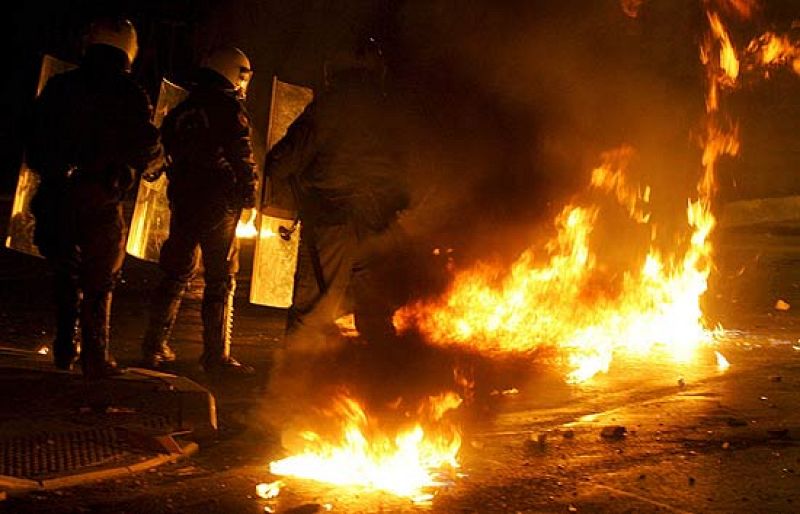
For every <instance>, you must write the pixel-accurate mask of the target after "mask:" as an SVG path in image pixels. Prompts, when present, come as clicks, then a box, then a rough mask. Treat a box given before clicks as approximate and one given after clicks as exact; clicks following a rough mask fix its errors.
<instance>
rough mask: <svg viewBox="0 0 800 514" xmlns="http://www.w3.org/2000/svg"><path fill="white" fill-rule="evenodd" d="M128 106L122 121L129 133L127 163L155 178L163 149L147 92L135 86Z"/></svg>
mask: <svg viewBox="0 0 800 514" xmlns="http://www.w3.org/2000/svg"><path fill="white" fill-rule="evenodd" d="M128 107H129V109H128V112H127V113H126V118H127V119H126V120H125V121H124V122H125V123H127V125H128V134H130V139H129V141H130V147H129V148H130V154H129V156H128V164H129V165H130V166H131V167H133V168H134V169H136V170H137V171H139V172H141V173H142V174H143V175H144V176H147V177H151V176H156V178H157V175H159V174H160V170H161V169H162V168H163V167H164V164H165V163H164V150H163V148H162V146H161V140H160V136H159V132H158V129H157V128H156V126H155V125H153V122H152V117H153V107H152V105H151V104H150V99H149V98H148V97H147V93H145V92H144V91H143V90H141V89H140V88H138V87H136V88H135V92H134V93H133V94H132V95H131V99H130V103H129V104H128Z"/></svg>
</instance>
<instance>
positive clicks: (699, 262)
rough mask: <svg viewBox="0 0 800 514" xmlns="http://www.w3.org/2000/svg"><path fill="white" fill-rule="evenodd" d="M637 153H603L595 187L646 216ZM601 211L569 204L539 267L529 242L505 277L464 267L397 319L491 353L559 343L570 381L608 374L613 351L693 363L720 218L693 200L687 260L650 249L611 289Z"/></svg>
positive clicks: (704, 335) (637, 216)
mask: <svg viewBox="0 0 800 514" xmlns="http://www.w3.org/2000/svg"><path fill="white" fill-rule="evenodd" d="M631 153H632V151H631V149H629V148H623V149H620V150H619V151H615V152H609V153H607V154H605V158H606V160H607V162H606V163H604V164H603V166H601V167H599V168H597V169H595V170H594V172H593V174H592V185H593V186H594V187H595V188H598V189H600V190H605V191H609V190H610V192H613V193H614V195H615V197H616V198H617V199H618V200H619V201H620V203H622V204H623V205H624V206H625V207H626V208H627V210H628V213H629V214H630V215H631V217H632V218H633V219H634V220H635V221H637V222H643V223H644V222H647V220H648V219H649V216H648V214H649V213H646V212H645V211H644V210H643V207H642V206H643V205H644V203H645V202H644V199H645V198H646V197H647V195H646V194H644V192H645V191H647V188H632V187H629V186H628V185H627V183H626V182H625V179H624V174H623V170H624V167H625V166H626V165H627V164H626V161H627V159H628V158H629V157H630V155H631ZM706 189H707V188H706ZM598 212H599V209H598V208H597V207H585V206H583V207H582V206H574V205H568V206H567V207H565V208H564V209H563V211H562V212H561V214H560V215H559V216H558V217H557V218H556V222H555V225H556V232H557V235H556V236H555V237H554V238H553V239H552V240H551V241H550V242H549V243H548V244H547V245H546V249H547V250H548V251H549V259H548V260H547V262H544V263H542V264H541V265H537V263H536V262H535V259H534V252H533V249H529V250H527V251H526V252H524V253H523V254H522V255H521V256H520V257H519V258H518V259H517V261H516V262H515V263H514V264H513V266H512V267H511V270H510V272H508V273H507V274H503V272H502V271H501V270H498V269H496V268H493V267H491V266H488V265H486V264H481V265H479V266H478V267H476V268H474V269H471V270H467V271H463V272H461V273H459V274H457V275H456V276H455V277H454V281H453V284H452V286H451V288H450V290H449V292H448V293H447V294H446V295H445V297H444V298H442V299H439V300H434V301H433V302H420V303H416V304H412V305H410V306H407V307H404V308H403V309H400V310H399V311H398V312H397V313H396V314H395V322H396V325H397V326H398V328H399V329H407V328H409V327H410V326H412V325H414V326H416V327H417V328H418V329H419V330H420V331H421V332H422V333H423V334H424V335H425V336H426V338H427V339H429V340H430V341H432V342H434V343H437V344H442V345H447V344H458V345H466V346H469V347H471V348H474V349H477V350H479V351H482V352H486V353H500V352H530V351H533V350H536V349H538V348H543V347H553V346H556V347H557V348H558V349H559V350H560V352H561V353H562V354H565V355H566V359H565V360H566V363H567V365H568V368H569V371H568V373H567V379H568V380H569V381H571V382H583V381H585V380H588V379H589V378H591V377H592V376H594V375H595V374H597V373H599V372H605V371H607V370H608V368H609V365H610V363H611V361H612V356H613V355H614V354H620V353H624V354H631V355H637V356H642V355H646V354H648V353H651V352H656V351H657V352H660V353H662V354H664V353H665V354H667V355H669V356H670V357H671V358H672V359H673V360H675V361H678V362H685V361H687V360H689V359H690V358H691V357H692V355H693V354H694V352H695V350H696V348H697V347H698V346H699V345H701V344H703V343H707V342H710V341H711V340H712V339H713V332H712V331H709V330H707V329H706V328H705V326H704V324H703V321H702V311H701V308H700V302H699V300H700V297H701V296H702V294H703V293H704V292H705V290H706V287H707V279H708V275H709V273H710V270H711V259H710V252H711V248H710V245H709V243H708V241H707V239H708V235H709V234H710V232H711V230H712V229H713V227H714V218H713V216H712V215H711V212H710V211H709V209H708V202H707V201H700V200H696V201H689V202H688V205H687V210H686V216H687V226H688V228H689V229H690V230H691V236H690V238H689V242H688V249H687V250H686V252H685V253H684V254H683V256H682V257H681V258H678V257H677V256H670V257H666V256H662V255H660V254H659V252H658V251H656V250H654V249H651V250H650V251H649V253H648V254H647V256H646V257H645V258H644V260H643V262H642V263H641V265H640V266H639V268H638V269H637V270H634V271H631V272H627V273H625V274H624V275H623V277H622V279H621V281H620V283H619V284H616V285H613V286H610V287H607V288H605V289H604V288H602V287H600V288H599V289H598V284H601V285H602V282H603V280H604V279H605V277H604V276H603V272H602V270H601V268H600V266H599V265H598V258H597V256H596V255H595V254H594V253H593V252H592V250H591V248H590V240H591V233H592V230H593V228H594V224H595V222H596V219H597V217H598Z"/></svg>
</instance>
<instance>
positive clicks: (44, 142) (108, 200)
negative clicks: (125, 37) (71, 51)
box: [26, 44, 163, 377]
mask: <svg viewBox="0 0 800 514" xmlns="http://www.w3.org/2000/svg"><path fill="white" fill-rule="evenodd" d="M128 67H129V62H128V57H127V55H126V53H125V52H123V51H122V50H120V49H118V48H115V47H112V46H107V45H101V44H97V45H92V46H90V47H89V48H88V49H87V52H86V55H85V57H84V60H83V62H82V64H81V66H80V68H78V69H76V70H73V71H69V72H66V73H63V74H61V75H57V76H55V77H53V78H52V79H50V81H49V82H48V83H47V85H46V87H45V88H44V90H43V91H42V94H41V95H40V96H39V98H38V99H37V101H36V103H35V105H34V114H33V120H32V126H31V132H30V134H29V140H28V145H27V149H26V152H27V157H26V158H27V162H28V164H29V166H30V167H31V168H32V169H34V170H35V171H36V172H37V173H38V174H39V176H40V177H41V184H40V186H39V189H38V190H37V193H36V195H35V196H34V198H33V199H32V200H31V210H32V212H33V215H34V216H35V218H36V229H35V233H34V242H35V243H36V245H37V246H38V247H39V251H40V252H41V253H42V255H44V256H45V257H46V258H47V259H48V260H49V261H50V262H51V263H52V264H53V266H54V268H55V280H56V284H55V288H56V303H57V331H56V340H55V344H54V352H53V353H54V358H55V362H56V365H57V366H58V367H60V368H63V369H68V368H69V367H70V366H71V365H72V361H73V359H74V358H75V354H76V345H75V335H76V328H77V324H78V319H79V318H80V327H81V330H82V342H81V364H82V367H83V371H84V374H86V375H87V376H92V377H96V376H102V375H103V374H105V373H106V372H108V371H109V370H111V369H112V368H113V359H112V358H111V357H110V355H109V354H108V345H109V316H110V309H111V295H112V290H113V288H114V285H115V283H116V281H117V279H118V276H119V273H120V270H121V268H122V262H123V258H124V255H125V254H124V245H125V235H126V231H127V227H126V225H125V221H124V219H123V216H122V206H121V204H120V201H121V199H122V198H123V196H124V194H125V193H126V192H127V191H128V190H129V189H130V187H131V185H132V184H133V182H134V180H135V171H144V170H145V169H146V168H148V167H149V166H158V165H161V164H163V161H162V159H161V157H162V154H161V146H160V144H159V139H158V130H157V129H156V128H155V127H154V126H153V125H152V124H151V122H150V117H151V106H150V102H149V100H148V98H147V95H146V94H145V93H144V91H143V90H142V89H141V88H140V87H139V86H137V85H136V84H135V83H134V82H133V80H132V79H131V77H130V75H129V73H128V72H127V69H128Z"/></svg>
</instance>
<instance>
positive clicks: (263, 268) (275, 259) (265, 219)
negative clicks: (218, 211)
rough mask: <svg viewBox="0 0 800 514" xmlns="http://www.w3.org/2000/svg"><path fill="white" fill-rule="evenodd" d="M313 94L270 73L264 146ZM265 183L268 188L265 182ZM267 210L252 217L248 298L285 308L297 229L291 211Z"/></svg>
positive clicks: (288, 302) (281, 132)
mask: <svg viewBox="0 0 800 514" xmlns="http://www.w3.org/2000/svg"><path fill="white" fill-rule="evenodd" d="M313 97H314V92H313V91H312V90H311V89H308V88H306V87H302V86H297V85H294V84H289V83H288V82H283V81H281V80H278V78H277V77H273V79H272V102H271V105H270V110H269V111H270V114H269V126H268V128H267V148H268V149H269V148H272V146H273V145H275V143H277V142H278V141H280V139H281V138H282V137H283V136H284V135H285V134H286V130H287V129H288V128H289V125H291V124H292V122H293V121H294V120H295V119H297V117H298V116H300V114H301V113H302V112H303V109H305V108H306V105H308V104H309V103H310V102H311V100H312V98H313ZM265 187H267V191H269V189H268V184H265ZM267 204H268V205H269V197H267ZM270 214H273V212H272V211H269V210H268V211H267V214H264V213H261V214H259V215H258V219H257V220H256V225H257V227H258V238H257V239H256V247H255V253H254V255H253V276H252V280H251V282H250V302H251V303H255V304H259V305H266V306H269V307H281V308H286V307H289V306H290V305H291V304H292V292H293V290H294V273H295V270H296V268H297V250H298V247H299V243H300V230H296V229H298V228H299V227H297V226H295V221H294V219H293V216H292V213H280V212H278V211H274V214H275V215H270Z"/></svg>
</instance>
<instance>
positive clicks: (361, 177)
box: [264, 38, 409, 352]
mask: <svg viewBox="0 0 800 514" xmlns="http://www.w3.org/2000/svg"><path fill="white" fill-rule="evenodd" d="M325 68H326V69H325V74H326V89H325V91H323V93H322V94H321V95H320V96H319V97H318V98H316V99H315V100H314V101H313V102H312V103H311V104H309V106H308V107H307V108H306V110H305V111H304V112H303V114H301V115H300V117H299V118H298V119H297V120H295V122H294V123H293V124H292V125H291V126H290V127H289V129H288V131H287V133H286V136H285V137H284V138H283V139H281V141H279V142H278V143H277V144H276V145H275V147H274V148H273V149H272V150H271V151H270V152H269V154H268V155H267V158H266V165H265V177H267V179H268V180H269V181H270V184H271V191H272V197H271V198H270V199H269V200H270V201H273V202H276V204H275V205H271V207H281V208H283V209H284V210H296V211H298V212H299V219H300V221H301V222H302V234H301V243H300V252H299V257H298V267H297V273H296V277H295V290H294V297H293V304H292V307H291V309H290V311H289V322H288V326H287V331H286V346H287V351H289V352H292V351H299V352H303V351H305V350H312V351H313V350H314V348H321V347H323V345H325V344H326V340H327V335H328V334H330V333H332V332H333V333H335V327H334V321H335V320H336V318H337V317H338V316H340V315H341V314H343V313H344V312H346V311H347V309H348V307H352V309H353V312H354V314H355V321H356V328H357V329H358V331H359V332H360V333H361V335H362V336H364V337H365V338H366V339H367V340H368V341H370V342H373V343H376V344H377V343H381V342H383V341H385V340H387V339H389V338H391V337H392V336H394V328H393V326H392V323H391V315H392V306H391V305H390V304H389V302H388V295H387V294H386V293H387V292H386V291H383V292H381V291H377V283H376V280H375V273H376V268H377V265H378V262H379V261H380V260H386V256H382V257H378V256H377V254H378V252H376V251H375V248H376V247H377V246H379V245H381V244H382V242H381V240H382V239H383V236H384V235H385V234H386V231H387V229H388V228H389V227H390V226H391V225H393V223H394V221H395V219H396V217H397V215H398V213H399V212H400V211H401V210H403V209H405V208H406V207H407V206H408V202H409V192H408V185H407V184H406V180H405V178H406V177H405V176H404V175H403V173H402V167H401V155H399V154H400V152H399V150H400V148H399V146H400V144H399V142H398V138H397V137H395V132H396V131H395V130H394V127H393V126H392V125H393V123H392V121H393V119H392V118H393V115H394V114H396V113H395V112H394V107H393V106H392V105H391V104H390V101H389V99H388V98H387V96H386V95H385V93H384V84H383V82H384V74H385V65H384V61H383V56H382V52H381V49H380V47H379V46H378V44H377V42H376V41H375V40H374V39H371V38H367V39H364V40H363V41H362V42H361V43H360V44H359V45H357V48H356V49H355V50H354V51H353V52H343V53H341V54H337V55H335V56H333V57H332V58H330V59H328V60H327V61H326V64H325ZM280 203H284V205H277V204H280ZM264 207H265V208H266V207H269V205H265V206H264ZM348 304H349V305H348Z"/></svg>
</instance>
